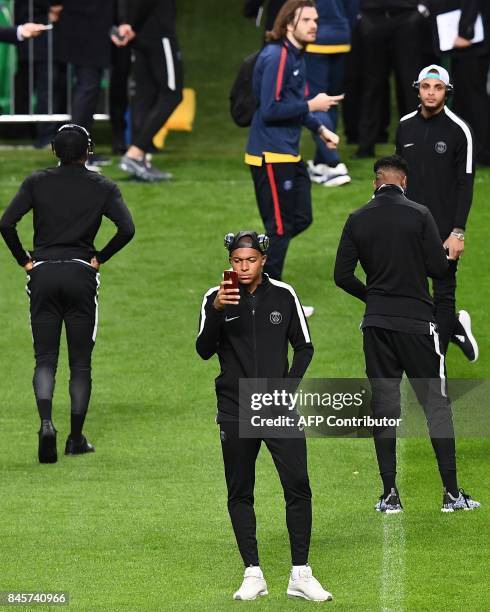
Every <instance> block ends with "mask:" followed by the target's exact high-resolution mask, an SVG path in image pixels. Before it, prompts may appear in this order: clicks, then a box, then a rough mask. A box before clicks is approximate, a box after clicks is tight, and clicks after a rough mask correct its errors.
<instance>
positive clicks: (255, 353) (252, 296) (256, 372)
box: [249, 293, 259, 378]
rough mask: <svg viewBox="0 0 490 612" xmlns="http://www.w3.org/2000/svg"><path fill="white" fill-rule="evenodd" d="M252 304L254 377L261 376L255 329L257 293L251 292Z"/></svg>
mask: <svg viewBox="0 0 490 612" xmlns="http://www.w3.org/2000/svg"><path fill="white" fill-rule="evenodd" d="M249 295H250V306H251V308H252V335H253V342H254V378H258V377H259V364H258V361H257V334H256V330H255V308H256V305H257V301H256V297H255V294H253V293H250V294H249Z"/></svg>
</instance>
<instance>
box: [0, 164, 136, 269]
mask: <svg viewBox="0 0 490 612" xmlns="http://www.w3.org/2000/svg"><path fill="white" fill-rule="evenodd" d="M31 209H32V211H33V221H34V223H33V224H34V250H33V251H32V252H31V253H28V252H27V251H25V250H24V248H23V246H22V243H21V242H20V239H19V235H18V233H17V229H16V225H17V223H18V222H19V221H20V219H21V218H22V217H23V216H24V215H25V214H26V213H28V212H29V211H30V210H31ZM103 216H105V217H107V218H109V219H110V220H111V221H112V222H113V223H114V224H115V225H116V227H117V232H116V234H115V235H114V236H113V238H112V239H111V240H110V241H109V242H108V243H107V245H106V246H105V247H104V248H103V249H102V250H101V251H96V249H95V247H94V240H95V236H96V234H97V232H98V230H99V227H100V224H101V222H102V217H103ZM0 233H1V234H2V236H3V238H4V240H5V242H6V243H7V246H8V247H9V249H10V251H11V252H12V255H13V256H14V257H15V259H16V260H17V263H18V264H19V265H21V266H23V265H25V264H26V263H27V262H28V261H29V259H30V258H31V257H32V259H35V260H42V261H47V260H51V261H52V260H68V259H83V260H85V261H87V262H89V261H90V260H91V258H92V257H94V256H96V257H97V259H98V261H99V262H100V263H104V262H105V261H107V260H108V259H109V258H110V257H112V256H113V255H114V254H115V253H117V251H119V250H120V249H122V248H123V246H124V245H125V244H127V243H128V242H129V241H130V240H131V238H132V237H133V236H134V224H133V220H132V218H131V214H130V212H129V210H128V209H127V207H126V204H125V203H124V201H123V199H122V196H121V192H120V191H119V189H118V187H117V185H116V184H115V183H113V182H112V181H110V180H109V179H107V178H104V177H103V176H100V175H99V174H97V173H96V172H91V171H90V170H87V169H86V168H85V166H84V165H83V164H75V165H61V166H58V167H57V168H48V169H47V170H41V171H39V172H34V174H31V175H30V176H28V177H27V178H26V179H25V181H24V182H23V183H22V185H21V187H20V189H19V191H18V193H17V194H16V195H15V197H14V199H13V200H12V202H11V203H10V204H9V206H8V207H7V209H6V210H5V212H4V214H3V216H2V218H1V219H0Z"/></svg>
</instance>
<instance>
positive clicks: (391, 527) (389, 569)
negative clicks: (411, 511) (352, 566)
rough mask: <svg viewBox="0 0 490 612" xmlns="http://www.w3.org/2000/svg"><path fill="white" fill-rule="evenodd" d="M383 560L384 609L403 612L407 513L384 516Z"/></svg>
mask: <svg viewBox="0 0 490 612" xmlns="http://www.w3.org/2000/svg"><path fill="white" fill-rule="evenodd" d="M403 449H404V440H398V441H397V480H398V483H400V482H401V477H402V473H403ZM381 519H382V521H383V525H382V529H383V550H382V555H383V560H382V567H381V585H380V593H379V600H380V609H381V610H382V612H403V609H404V607H403V602H404V597H405V554H406V546H405V520H404V514H403V512H401V513H399V514H383V516H382V517H381Z"/></svg>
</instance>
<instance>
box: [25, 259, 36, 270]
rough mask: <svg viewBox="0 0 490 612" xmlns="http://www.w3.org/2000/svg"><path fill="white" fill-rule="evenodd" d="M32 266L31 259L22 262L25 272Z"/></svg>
mask: <svg viewBox="0 0 490 612" xmlns="http://www.w3.org/2000/svg"><path fill="white" fill-rule="evenodd" d="M33 267H34V264H33V262H32V259H29V261H28V262H27V263H26V264H24V270H25V271H26V272H30V271H31V270H32V268H33Z"/></svg>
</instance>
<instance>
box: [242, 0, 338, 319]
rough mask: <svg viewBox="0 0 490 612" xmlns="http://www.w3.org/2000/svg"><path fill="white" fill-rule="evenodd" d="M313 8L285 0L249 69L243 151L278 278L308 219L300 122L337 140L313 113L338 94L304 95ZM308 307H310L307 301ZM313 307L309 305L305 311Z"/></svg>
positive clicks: (328, 141)
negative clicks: (251, 109)
mask: <svg viewBox="0 0 490 612" xmlns="http://www.w3.org/2000/svg"><path fill="white" fill-rule="evenodd" d="M317 21H318V12H317V10H316V8H315V3H314V2H313V1H312V0H288V1H287V2H286V3H285V4H284V5H283V6H282V7H281V9H280V11H279V13H278V15H277V17H276V20H275V22H274V27H273V29H272V30H271V31H270V32H267V34H266V40H267V42H268V43H269V44H267V45H266V46H265V47H264V49H263V50H262V51H261V52H260V54H259V56H258V58H257V62H256V64H255V67H254V71H253V83H252V89H253V93H254V96H255V98H256V99H257V101H258V102H259V104H258V105H257V109H256V110H255V113H254V115H253V118H252V123H251V126H250V131H249V136H248V142H247V147H246V154H245V163H246V164H248V165H249V166H250V171H251V174H252V179H253V182H254V187H255V197H256V200H257V204H258V207H259V211H260V214H261V216H262V220H263V222H264V227H265V231H266V232H267V234H268V235H269V236H270V248H269V256H268V260H267V264H266V268H265V270H266V272H267V274H269V276H270V277H271V278H275V279H277V280H281V277H282V271H283V267H284V260H285V258H286V253H287V250H288V247H289V243H290V242H291V240H292V239H293V238H294V237H295V236H297V235H298V234H300V233H301V232H303V231H304V230H306V229H307V228H308V227H309V226H310V225H311V222H312V210H311V181H310V177H309V175H308V170H307V168H306V164H305V163H304V161H303V160H302V159H301V155H300V154H299V146H300V138H301V130H302V127H303V125H304V126H306V127H307V128H308V129H310V130H311V131H312V132H314V133H316V134H318V136H319V138H320V139H321V140H322V142H324V143H325V145H326V146H327V147H329V148H335V147H336V146H337V144H338V142H339V138H338V136H337V135H336V134H334V133H333V132H331V131H330V130H328V129H327V128H326V127H325V126H324V125H322V123H321V122H320V120H319V119H318V118H317V117H316V116H315V115H314V114H313V113H315V112H318V111H321V112H326V111H328V110H329V109H330V107H332V106H335V105H336V104H338V102H339V101H340V100H341V99H342V96H328V95H327V94H326V93H323V92H321V93H318V94H317V95H316V96H314V97H313V98H311V99H310V100H308V99H307V98H308V85H307V82H306V65H305V60H304V50H305V48H306V46H307V45H308V44H310V43H313V42H315V39H316V33H317ZM310 308H311V307H310ZM311 313H312V309H311V310H310V314H311Z"/></svg>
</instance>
